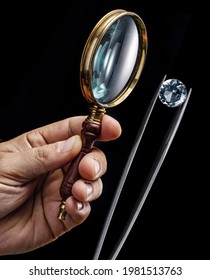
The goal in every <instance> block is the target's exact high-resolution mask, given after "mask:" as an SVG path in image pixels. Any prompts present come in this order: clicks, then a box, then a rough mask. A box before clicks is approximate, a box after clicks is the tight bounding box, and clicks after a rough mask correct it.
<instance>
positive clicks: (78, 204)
mask: <svg viewBox="0 0 210 280" xmlns="http://www.w3.org/2000/svg"><path fill="white" fill-rule="evenodd" d="M82 208H83V203H82V202H80V201H77V209H78V210H81V209H82Z"/></svg>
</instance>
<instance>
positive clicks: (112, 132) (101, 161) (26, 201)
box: [0, 115, 121, 255]
mask: <svg viewBox="0 0 210 280" xmlns="http://www.w3.org/2000/svg"><path fill="white" fill-rule="evenodd" d="M84 120H85V117H83V116H80V117H72V118H68V119H65V120H62V121H58V122H55V123H52V124H49V125H46V126H43V127H40V128H37V129H34V130H32V131H29V132H26V133H24V134H22V135H20V136H18V137H16V138H14V139H11V140H9V141H6V142H2V143H0V255H7V254H17V253H24V252H28V251H31V250H34V249H36V248H39V247H41V246H44V245H46V244H48V243H50V242H52V241H53V240H55V239H56V238H58V237H59V236H60V235H62V234H64V233H65V232H67V231H69V230H71V229H72V228H73V227H75V226H77V225H79V224H81V223H82V222H83V221H84V220H85V219H86V218H87V217H88V215H89V213H90V210H91V207H90V202H91V201H93V200H95V199H97V198H98V197H99V196H100V194H101V192H102V181H101V179H100V177H101V176H102V175H103V174H104V173H105V172H106V168H107V162H106V157H105V155H104V153H103V152H102V151H101V150H99V149H97V148H95V147H94V148H93V149H92V151H91V152H90V153H89V154H87V155H85V156H84V158H83V159H82V160H81V162H80V164H79V173H80V175H81V179H79V180H78V181H76V182H75V183H74V185H73V187H72V194H73V196H71V197H69V198H68V199H67V200H66V205H65V207H66V211H67V216H66V218H65V221H61V220H59V219H58V218H57V215H58V209H59V205H60V201H61V198H60V185H61V182H62V179H63V174H64V173H63V170H64V168H66V166H67V164H68V163H69V162H71V161H72V160H73V159H74V158H75V156H77V154H78V153H79V152H80V149H81V146H82V143H81V138H80V136H79V135H80V130H81V126H82V122H83V121H84ZM120 134H121V127H120V125H119V123H118V122H117V121H116V120H115V119H113V118H112V117H110V116H108V115H104V117H103V120H102V128H101V135H100V137H99V138H98V139H97V140H99V141H110V140H114V139H116V138H117V137H119V136H120Z"/></svg>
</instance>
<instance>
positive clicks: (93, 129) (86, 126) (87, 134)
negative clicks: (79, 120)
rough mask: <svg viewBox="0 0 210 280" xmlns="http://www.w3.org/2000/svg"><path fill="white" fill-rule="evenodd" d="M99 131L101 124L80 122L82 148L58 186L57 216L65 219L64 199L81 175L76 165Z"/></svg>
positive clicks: (87, 121) (90, 147) (88, 149)
mask: <svg viewBox="0 0 210 280" xmlns="http://www.w3.org/2000/svg"><path fill="white" fill-rule="evenodd" d="M100 132H101V124H100V123H93V122H90V121H89V120H88V119H86V120H85V121H84V122H83V124H82V131H81V138H82V149H81V151H80V153H79V155H78V156H77V157H76V158H75V159H74V160H73V161H72V162H71V164H70V166H69V168H68V170H67V172H66V174H65V176H64V178H63V181H62V183H61V187H60V195H61V198H62V202H61V205H60V212H59V215H58V218H59V219H61V220H65V215H66V211H65V201H66V199H67V198H68V197H69V196H71V195H72V194H71V189H72V186H73V184H74V183H75V182H76V181H77V180H78V179H79V178H80V177H81V176H80V174H79V171H78V165H79V162H80V161H81V159H82V158H83V157H84V156H85V155H86V154H87V153H89V152H90V151H91V149H92V147H93V144H94V142H95V140H96V139H97V138H98V136H99V135H100Z"/></svg>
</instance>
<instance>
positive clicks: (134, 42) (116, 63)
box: [92, 15, 140, 105]
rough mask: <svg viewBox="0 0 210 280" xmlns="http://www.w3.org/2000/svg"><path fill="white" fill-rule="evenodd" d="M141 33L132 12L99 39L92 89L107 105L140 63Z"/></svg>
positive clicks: (99, 101) (102, 102)
mask: <svg viewBox="0 0 210 280" xmlns="http://www.w3.org/2000/svg"><path fill="white" fill-rule="evenodd" d="M139 45H140V43H139V34H138V29H137V26H136V23H135V22H134V20H133V18H132V17H131V16H128V15H126V16H123V17H121V18H119V19H118V20H116V21H115V22H114V23H113V24H112V25H111V26H110V27H109V29H108V30H107V32H106V33H105V35H104V37H103V38H102V40H101V41H100V44H99V46H98V49H97V52H96V54H95V56H94V60H93V68H92V92H93V96H94V98H95V100H96V101H97V102H98V103H100V104H102V105H104V104H107V103H110V102H112V101H113V100H115V99H116V98H117V96H118V95H119V94H120V93H121V92H122V91H123V89H124V88H125V87H126V85H127V83H128V81H129V80H130V77H131V75H132V73H133V71H134V69H135V65H136V64H139V61H138V60H137V57H138V52H139Z"/></svg>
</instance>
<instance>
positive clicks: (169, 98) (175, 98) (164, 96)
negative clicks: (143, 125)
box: [159, 79, 187, 107]
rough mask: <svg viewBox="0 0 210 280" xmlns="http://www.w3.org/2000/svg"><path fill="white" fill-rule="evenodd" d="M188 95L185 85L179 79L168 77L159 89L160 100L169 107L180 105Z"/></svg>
mask: <svg viewBox="0 0 210 280" xmlns="http://www.w3.org/2000/svg"><path fill="white" fill-rule="evenodd" d="M186 97H187V89H186V87H185V85H184V84H183V83H182V82H181V81H180V80H177V79H168V80H166V81H164V82H163V84H162V85H161V87H160V90H159V99H160V101H161V102H162V103H163V104H165V105H166V106H168V107H177V106H180V105H181V104H182V103H183V102H184V101H185V99H186Z"/></svg>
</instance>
